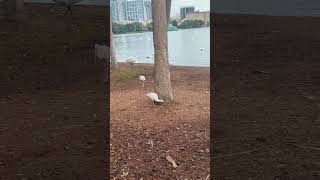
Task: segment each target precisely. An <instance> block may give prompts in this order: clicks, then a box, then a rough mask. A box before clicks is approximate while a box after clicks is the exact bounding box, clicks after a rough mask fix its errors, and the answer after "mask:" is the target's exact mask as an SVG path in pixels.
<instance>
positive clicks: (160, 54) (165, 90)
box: [152, 0, 173, 102]
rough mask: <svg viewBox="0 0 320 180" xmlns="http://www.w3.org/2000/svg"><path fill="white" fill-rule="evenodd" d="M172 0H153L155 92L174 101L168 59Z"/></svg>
mask: <svg viewBox="0 0 320 180" xmlns="http://www.w3.org/2000/svg"><path fill="white" fill-rule="evenodd" d="M170 5H171V0H167V1H163V0H158V1H155V0H154V1H152V19H153V42H154V51H155V62H154V79H155V92H156V93H157V94H158V95H159V96H160V98H161V99H163V100H165V101H167V102H170V101H173V92H172V87H171V81H170V69H169V61H168V32H167V28H168V19H169V17H170V12H169V10H170V7H169V6H170Z"/></svg>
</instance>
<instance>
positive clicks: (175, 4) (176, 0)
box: [170, 0, 210, 17]
mask: <svg viewBox="0 0 320 180" xmlns="http://www.w3.org/2000/svg"><path fill="white" fill-rule="evenodd" d="M184 6H193V7H194V8H195V11H198V10H199V11H201V12H203V11H210V0H172V4H171V14H170V16H171V17H174V16H176V15H177V14H179V13H180V8H181V7H184Z"/></svg>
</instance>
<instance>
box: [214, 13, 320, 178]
mask: <svg viewBox="0 0 320 180" xmlns="http://www.w3.org/2000/svg"><path fill="white" fill-rule="evenodd" d="M213 22H214V29H213V38H214V42H215V44H214V52H213V54H214V60H215V63H214V68H212V71H213V76H214V79H212V80H213V87H214V92H213V93H212V96H213V108H212V109H213V113H212V114H213V115H212V117H213V121H212V122H213V123H212V130H213V131H212V134H211V137H212V139H211V140H212V141H211V149H212V150H213V154H212V163H213V166H212V167H213V171H212V174H213V176H214V178H215V179H219V180H220V179H257V180H259V179H297V180H300V179H310V180H311V179H320V164H319V160H320V115H319V112H320V111H319V108H320V96H319V95H320V94H319V92H320V74H319V69H320V61H319V57H320V44H319V42H320V34H319V30H320V26H319V24H320V19H319V18H310V17H305V18H296V17H267V16H237V15H234V16H233V15H215V16H214V17H213Z"/></svg>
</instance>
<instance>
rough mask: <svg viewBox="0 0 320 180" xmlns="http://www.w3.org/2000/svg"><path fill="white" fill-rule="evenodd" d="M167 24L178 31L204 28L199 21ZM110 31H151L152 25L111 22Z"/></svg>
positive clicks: (117, 32)
mask: <svg viewBox="0 0 320 180" xmlns="http://www.w3.org/2000/svg"><path fill="white" fill-rule="evenodd" d="M169 24H170V25H172V26H174V27H177V28H179V29H190V28H200V27H204V26H206V24H205V22H204V21H201V20H185V21H183V22H182V23H181V24H180V25H178V22H177V21H175V20H173V21H170V22H169ZM112 31H113V33H115V34H122V33H133V32H145V31H152V23H148V24H146V25H143V24H142V23H140V22H133V23H127V24H121V23H116V22H113V23H112Z"/></svg>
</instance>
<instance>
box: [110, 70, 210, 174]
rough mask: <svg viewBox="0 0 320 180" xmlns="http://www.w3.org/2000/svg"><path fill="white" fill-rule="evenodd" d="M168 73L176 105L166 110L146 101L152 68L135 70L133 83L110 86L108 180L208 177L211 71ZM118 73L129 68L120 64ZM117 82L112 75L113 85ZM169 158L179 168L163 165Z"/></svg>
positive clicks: (177, 71)
mask: <svg viewBox="0 0 320 180" xmlns="http://www.w3.org/2000/svg"><path fill="white" fill-rule="evenodd" d="M171 68H172V69H171V78H172V86H173V91H174V98H175V102H174V103H173V104H170V105H153V104H152V102H151V101H150V100H149V99H148V97H146V94H147V93H148V92H152V91H153V83H152V77H151V74H152V67H151V66H150V65H135V67H133V71H134V72H135V73H136V74H134V75H133V76H132V77H133V78H134V79H131V80H127V81H126V82H122V83H114V84H113V86H112V87H111V100H110V113H111V119H110V124H111V145H110V146H111V178H116V179H119V178H120V179H121V176H123V177H126V178H128V179H141V178H143V179H154V178H155V179H185V178H186V179H205V178H206V177H207V176H208V175H209V171H210V167H209V162H210V160H209V139H210V138H209V134H210V129H209V123H210V122H209V115H210V111H209V108H210V103H209V102H210V101H209V99H210V94H209V85H210V83H209V82H210V78H209V77H210V74H209V68H193V67H171ZM119 71H120V72H121V71H122V72H126V71H128V67H127V66H126V65H125V64H122V65H121V68H120V70H119ZM112 73H117V72H112ZM139 74H144V75H146V78H147V82H146V83H145V88H142V87H141V84H140V82H138V80H137V78H138V75H139ZM116 78H119V76H115V75H113V74H112V75H111V82H114V81H115V79H116ZM151 141H152V142H153V146H152V144H151V143H150V142H151ZM167 155H169V156H171V157H172V159H173V160H174V161H175V162H176V163H177V165H178V167H177V168H174V167H172V165H171V163H170V162H169V161H167V160H166V156H167ZM126 173H128V174H127V176H125V174H126Z"/></svg>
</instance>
